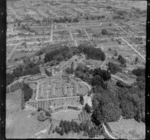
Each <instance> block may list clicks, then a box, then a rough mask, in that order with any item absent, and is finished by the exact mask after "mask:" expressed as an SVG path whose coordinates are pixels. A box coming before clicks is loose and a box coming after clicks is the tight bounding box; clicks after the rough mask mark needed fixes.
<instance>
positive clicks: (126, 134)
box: [108, 118, 146, 139]
mask: <svg viewBox="0 0 150 140" xmlns="http://www.w3.org/2000/svg"><path fill="white" fill-rule="evenodd" d="M108 124H109V126H110V128H111V129H112V130H113V134H115V136H117V137H118V138H126V139H145V131H146V130H145V124H144V123H142V122H141V123H139V122H137V121H135V120H134V119H123V118H121V119H120V120H119V121H118V122H111V123H108Z"/></svg>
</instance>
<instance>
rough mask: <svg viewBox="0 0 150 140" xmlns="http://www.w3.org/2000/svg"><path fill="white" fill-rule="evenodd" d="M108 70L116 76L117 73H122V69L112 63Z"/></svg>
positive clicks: (109, 64)
mask: <svg viewBox="0 0 150 140" xmlns="http://www.w3.org/2000/svg"><path fill="white" fill-rule="evenodd" d="M108 70H109V71H110V73H112V74H116V73H117V72H120V71H122V70H121V68H120V67H119V66H118V65H117V64H114V63H112V62H109V63H108Z"/></svg>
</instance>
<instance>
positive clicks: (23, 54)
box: [10, 51, 34, 61]
mask: <svg viewBox="0 0 150 140" xmlns="http://www.w3.org/2000/svg"><path fill="white" fill-rule="evenodd" d="M33 54H34V52H24V51H19V52H18V51H15V52H14V53H13V55H12V56H11V58H10V60H11V61H15V59H18V60H20V59H21V58H24V57H30V56H32V55H33Z"/></svg>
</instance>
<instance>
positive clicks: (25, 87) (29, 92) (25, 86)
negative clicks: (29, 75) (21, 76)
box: [21, 83, 33, 102]
mask: <svg viewBox="0 0 150 140" xmlns="http://www.w3.org/2000/svg"><path fill="white" fill-rule="evenodd" d="M21 90H22V92H23V94H24V101H25V102H26V101H29V99H30V98H31V97H32V94H33V90H32V89H31V88H30V86H29V85H28V84H26V83H23V85H22V88H21Z"/></svg>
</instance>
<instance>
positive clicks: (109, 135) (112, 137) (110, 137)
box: [102, 124, 117, 139]
mask: <svg viewBox="0 0 150 140" xmlns="http://www.w3.org/2000/svg"><path fill="white" fill-rule="evenodd" d="M102 126H103V128H104V131H105V133H106V134H107V135H108V137H109V139H117V138H115V137H114V136H112V135H111V134H110V132H109V131H108V130H107V128H106V126H105V125H104V124H103V125H102Z"/></svg>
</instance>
